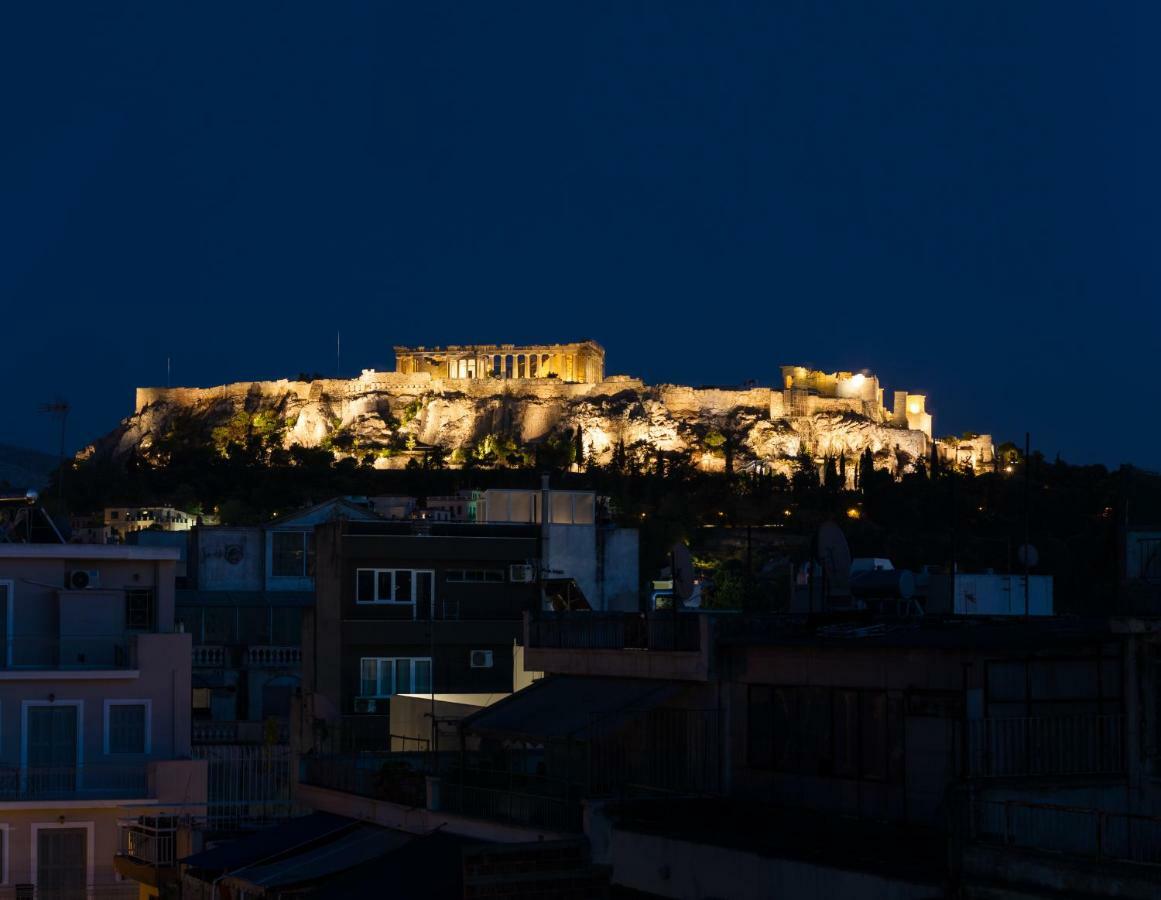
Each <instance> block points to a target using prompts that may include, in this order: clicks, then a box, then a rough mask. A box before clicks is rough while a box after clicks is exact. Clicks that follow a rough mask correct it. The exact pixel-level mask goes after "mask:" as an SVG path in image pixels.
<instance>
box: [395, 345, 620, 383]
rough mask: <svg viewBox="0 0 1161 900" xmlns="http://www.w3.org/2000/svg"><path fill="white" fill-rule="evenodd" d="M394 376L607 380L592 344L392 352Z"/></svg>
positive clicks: (599, 348)
mask: <svg viewBox="0 0 1161 900" xmlns="http://www.w3.org/2000/svg"><path fill="white" fill-rule="evenodd" d="M395 371H396V372H401V373H403V374H405V375H414V374H418V373H421V372H426V373H428V374H430V375H431V376H432V377H433V378H448V379H472V380H476V379H486V378H499V379H507V378H558V379H560V380H561V381H568V382H580V383H584V384H599V383H600V382H601V381H604V378H605V350H604V348H603V347H602V346H601V345H600V344H598V343H597V342H596V341H587V340H586V341H579V342H577V343H575V344H532V345H528V346H522V347H518V346H516V345H515V344H471V345H468V346H459V345H456V344H450V345H448V346H447V347H396V348H395Z"/></svg>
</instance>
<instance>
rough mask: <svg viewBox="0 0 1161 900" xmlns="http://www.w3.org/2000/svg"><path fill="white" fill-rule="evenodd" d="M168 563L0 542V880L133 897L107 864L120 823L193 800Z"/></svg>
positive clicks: (167, 556)
mask: <svg viewBox="0 0 1161 900" xmlns="http://www.w3.org/2000/svg"><path fill="white" fill-rule="evenodd" d="M177 558H178V551H177V550H176V549H171V548H160V547H126V546H105V545H84V544H11V545H0V604H2V607H3V610H4V612H5V615H3V616H0V631H2V633H3V635H4V640H3V642H2V643H0V771H2V772H3V778H0V840H2V842H3V847H2V851H3V852H2V854H0V863H2V865H3V872H2V873H0V874H2V879H0V880H2V883H3V884H4V885H6V886H12V887H13V888H15V887H17V886H20V885H29V886H31V887H30V891H35V893H29V894H28V896H38V897H39V896H52V897H58V896H59V897H85V896H101V897H117V896H126V897H133V896H137V886H136V884H134V883H133V882H125V881H122V880H121V879H120V878H119V877H118V876H117V875H116V873H115V869H114V858H115V856H116V854H117V850H118V846H119V841H120V839H121V837H122V831H123V830H124V826H125V825H126V824H127V822H128V820H129V819H130V818H136V817H137V816H138V815H143V814H146V813H147V812H148V810H149V809H150V808H151V807H154V806H156V805H158V804H163V803H168V804H181V805H182V806H186V807H193V808H196V807H197V806H198V805H199V804H204V803H205V800H206V775H205V763H204V762H194V761H191V760H190V759H189V754H190V702H189V698H190V636H189V635H188V634H175V633H174V632H173V624H174V622H173V609H174V606H173V602H174V567H175V564H176V562H177ZM17 895H18V896H19V893H18V894H17Z"/></svg>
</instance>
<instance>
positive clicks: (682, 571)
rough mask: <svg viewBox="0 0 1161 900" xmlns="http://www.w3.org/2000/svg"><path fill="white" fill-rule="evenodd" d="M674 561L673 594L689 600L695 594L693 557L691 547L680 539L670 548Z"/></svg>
mask: <svg viewBox="0 0 1161 900" xmlns="http://www.w3.org/2000/svg"><path fill="white" fill-rule="evenodd" d="M669 558H670V559H671V560H672V561H673V596H674V597H676V598H677V599H678V600H682V601H685V600H688V599H689V598H690V597H692V596H693V559H692V557H690V555H689V548H688V547H687V546H685V544H683V543H681V542H680V541H679V542H678V543H676V544H674V545H673V546H672V547H671V548H670V550H669Z"/></svg>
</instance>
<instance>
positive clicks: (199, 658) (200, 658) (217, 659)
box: [190, 644, 230, 669]
mask: <svg viewBox="0 0 1161 900" xmlns="http://www.w3.org/2000/svg"><path fill="white" fill-rule="evenodd" d="M229 658H230V655H229V653H228V652H227V650H226V648H225V647H223V646H221V645H219V644H195V645H194V648H193V654H192V656H191V658H190V661H191V662H192V664H193V665H194V666H198V667H201V668H210V669H221V668H225V667H226V664H227V662H228V661H229Z"/></svg>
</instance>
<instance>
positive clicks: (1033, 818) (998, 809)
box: [971, 800, 1161, 865]
mask: <svg viewBox="0 0 1161 900" xmlns="http://www.w3.org/2000/svg"><path fill="white" fill-rule="evenodd" d="M971 813H972V815H971V836H972V837H973V838H974V839H975V840H977V841H980V842H981V843H991V844H1001V845H1003V846H1006V847H1011V848H1016V849H1021V850H1039V851H1046V852H1052V853H1061V854H1067V855H1068V856H1071V857H1085V858H1089V859H1097V860H1108V861H1115V862H1128V863H1145V864H1150V865H1161V818H1159V817H1156V816H1141V815H1133V814H1129V813H1119V812H1105V811H1103V810H1099V809H1093V808H1091V807H1081V806H1057V805H1054V804H1049V803H1027V802H1024V801H1020V800H980V801H976V802H975V803H974V804H973V805H972V810H971Z"/></svg>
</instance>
